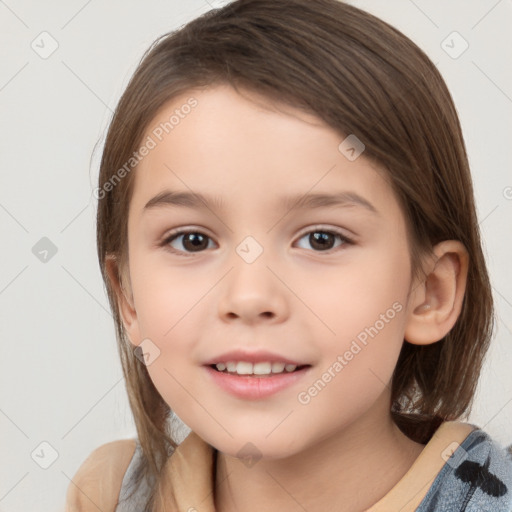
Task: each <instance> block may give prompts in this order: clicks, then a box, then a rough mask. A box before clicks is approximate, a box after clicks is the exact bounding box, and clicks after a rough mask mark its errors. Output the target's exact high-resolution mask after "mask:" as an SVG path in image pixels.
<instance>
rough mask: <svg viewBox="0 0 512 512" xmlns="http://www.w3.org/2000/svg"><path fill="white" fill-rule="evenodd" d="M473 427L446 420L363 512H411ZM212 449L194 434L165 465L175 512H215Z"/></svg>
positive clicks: (213, 455)
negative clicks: (389, 488) (401, 472)
mask: <svg viewBox="0 0 512 512" xmlns="http://www.w3.org/2000/svg"><path fill="white" fill-rule="evenodd" d="M475 428H476V427H475V426H474V425H471V424H467V423H462V422H458V421H446V422H444V423H442V424H441V425H440V427H439V428H438V429H437V430H436V432H435V433H434V435H433V436H432V438H431V439H430V441H429V442H428V443H427V444H426V445H425V448H423V450H422V452H421V453H420V455H419V456H418V458H417V459H416V460H415V461H414V463H413V465H412V466H411V467H410V468H409V470H408V471H407V473H406V474H405V475H404V476H403V477H402V478H401V479H400V480H399V481H398V482H397V483H396V484H395V485H394V486H393V488H392V489H391V490H390V491H389V492H388V493H387V494H386V495H385V496H384V497H383V498H381V499H380V500H379V501H378V502H377V503H375V504H374V505H373V506H372V507H370V508H369V509H367V510H366V512H389V511H390V510H400V512H414V511H415V510H416V508H417V507H418V506H419V505H420V503H421V501H422V500H423V499H424V497H425V495H426V494H427V492H428V490H429V489H430V487H431V485H432V483H433V481H434V480H435V478H436V476H437V475H438V474H439V472H440V471H441V469H442V468H443V466H444V465H445V463H446V460H447V459H448V458H449V457H450V455H451V454H452V453H453V452H454V451H455V449H456V448H457V447H458V446H459V445H460V444H461V443H462V442H463V441H464V439H466V437H467V436H468V435H469V434H470V433H471V432H472V431H473V430H474V429H475ZM215 452H216V451H215V450H214V449H213V448H212V446H211V445H209V444H208V443H206V442H205V441H204V440H203V439H202V438H200V437H199V436H198V435H197V434H196V433H195V432H194V431H191V432H190V434H189V435H188V436H187V437H186V438H185V439H184V440H183V441H182V442H181V443H180V444H179V445H178V447H177V448H176V449H175V451H174V453H173V454H172V456H171V457H170V458H169V459H168V461H167V464H166V475H167V477H166V478H168V481H169V484H170V489H171V496H169V497H167V496H166V503H169V500H170V503H169V505H173V506H174V507H175V510H200V511H201V512H215V504H214V494H213V489H214V486H215V466H214V465H215V463H216V457H215Z"/></svg>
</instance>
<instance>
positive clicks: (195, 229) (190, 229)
mask: <svg viewBox="0 0 512 512" xmlns="http://www.w3.org/2000/svg"><path fill="white" fill-rule="evenodd" d="M207 231H208V230H206V229H205V228H202V227H199V226H187V227H179V228H176V229H173V230H171V231H169V232H167V233H166V234H165V235H164V236H163V239H162V241H161V242H160V243H159V244H158V245H159V246H163V247H166V248H168V249H169V250H170V251H171V252H173V253H174V254H179V255H182V256H194V254H196V253H194V252H186V251H178V250H176V249H174V248H172V247H170V245H169V244H170V242H171V241H172V239H175V238H178V237H179V236H183V235H187V234H189V233H200V234H203V235H206V236H207V237H208V238H209V239H210V240H212V241H213V242H214V243H215V244H216V242H215V241H214V239H213V237H212V236H211V235H209V234H208V232H207ZM315 231H321V232H327V233H331V234H334V235H337V236H339V237H340V238H341V239H342V240H343V244H342V245H347V244H349V245H353V244H354V243H355V240H354V239H353V238H352V236H348V235H346V234H345V233H344V232H343V231H341V230H340V228H335V227H331V226H328V225H322V224H314V225H311V226H308V227H306V228H304V229H303V230H301V231H300V233H299V234H298V235H297V237H296V239H295V240H296V241H297V240H300V239H301V238H303V237H304V236H305V235H307V234H308V233H313V232H315ZM338 247H339V246H338ZM335 249H337V248H334V249H328V250H326V251H311V252H318V253H326V254H327V253H331V252H332V251H333V250H335ZM201 252H205V251H198V254H199V253H201Z"/></svg>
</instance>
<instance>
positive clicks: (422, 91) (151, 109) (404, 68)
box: [97, 0, 494, 510]
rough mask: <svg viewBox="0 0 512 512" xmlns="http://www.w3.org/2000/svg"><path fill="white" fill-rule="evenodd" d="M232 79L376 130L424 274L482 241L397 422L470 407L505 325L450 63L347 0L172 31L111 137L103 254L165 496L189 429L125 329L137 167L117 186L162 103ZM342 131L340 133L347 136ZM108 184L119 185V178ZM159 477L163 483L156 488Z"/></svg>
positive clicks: (403, 367) (335, 123)
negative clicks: (181, 436)
mask: <svg viewBox="0 0 512 512" xmlns="http://www.w3.org/2000/svg"><path fill="white" fill-rule="evenodd" d="M215 84H229V85H231V86H233V87H235V89H237V90H238V88H239V87H240V88H242V89H244V88H245V89H246V90H253V91H256V92H258V93H261V94H263V95H264V96H265V97H267V98H269V99H273V100H277V101H278V102H282V103H284V104H288V105H290V106H293V107H296V108H300V109H303V110H304V111H307V112H310V113H313V114H314V115H316V116H318V117H319V118H320V119H322V120H323V121H325V122H326V123H327V124H328V125H329V126H331V127H332V128H333V129H335V130H337V131H338V132H339V133H341V134H345V135H348V134H355V135H356V136H357V137H358V138H359V139H360V140H361V141H363V142H364V144H365V146H366V149H365V152H364V156H365V157H366V158H369V159H371V160H373V161H374V162H376V163H377V164H378V165H379V166H380V167H382V168H383V169H385V171H386V176H387V177H388V179H389V182H390V184H391V186H392V187H393V189H394V191H395V193H396V197H397V199H398V201H399V203H400V205H401V207H402V211H403V212H404V215H405V219H406V222H407V229H408V237H409V245H410V249H411V264H412V269H413V273H414V275H418V274H419V272H420V271H421V270H420V261H421V257H422V256H423V255H424V254H427V253H428V252H429V250H430V249H431V248H432V246H433V245H435V244H436V243H438V242H440V241H443V240H459V241H460V242H462V243H463V244H464V246H465V247H466V249H467V251H468V253H469V261H470V264H469V271H468V279H467V286H466V294H465V298H464V301H463V305H462V311H461V314H460V316H459V318H458V320H457V322H456V324H455V325H454V327H453V329H452V330H451V331H450V332H449V334H448V335H447V336H446V337H445V338H443V339H442V340H441V341H439V342H437V343H434V344H432V345H427V346H417V345H413V344H410V343H408V342H407V341H405V340H404V344H403V348H402V351H401V353H400V357H399V360H398V364H397V366H396V368H395V372H394V374H393V380H392V397H391V399H392V402H391V404H390V408H391V411H392V414H393V418H394V420H395V422H396V423H397V424H398V426H399V427H400V428H401V429H402V430H403V431H404V432H405V433H406V434H407V435H408V436H409V437H411V438H412V439H414V440H416V441H419V442H426V441H427V440H428V439H429V438H430V437H431V435H432V433H433V432H434V430H435V429H436V428H437V427H438V425H439V424H440V423H441V422H442V421H443V420H449V419H457V418H461V417H462V416H463V415H467V414H468V413H469V410H470V407H471V404H472V400H473V395H474V392H475V388H476V384H477V380H478V376H479V374H480V370H481V366H482V362H483V358H484V355H485V353H486V351H487V348H488V345H489V343H490V340H491V336H492V330H493V321H494V314H493V303H492V295H491V289H490V283H489V278H488V273H487V269H486V265H485V260H484V256H483V254H482V248H481V241H480V234H479V228H478V222H477V216H476V212H475V204H474V197H473V187H472V181H471V176H470V171H469V164H468V159H467V155H466V150H465V145H464V140H463V136H462V132H461V127H460V124H459V120H458V117H457V113H456V110H455V107H454V104H453V101H452V99H451V96H450V93H449V91H448V89H447V87H446V85H445V83H444V81H443V79H442V77H441V75H440V74H439V72H438V70H437V68H436V67H435V65H433V63H432V62H431V61H430V60H429V58H428V57H427V56H426V55H425V53H424V52H423V51H422V50H420V49H419V48H418V47H417V46H416V45H415V44H414V43H413V42H412V41H411V40H409V39H408V38H407V37H405V36H404V35H403V34H402V33H400V32H399V31H397V30H396V29H394V28H393V27H391V26H390V25H388V24H387V23H385V22H383V21H381V20H379V19H378V18H375V17H374V16H372V15H370V14H368V13H366V12H364V11H362V10H360V9H357V8H355V7H353V6H350V5H347V4H345V3H342V2H339V1H337V0H287V1H275V0H237V1H234V2H232V3H231V4H228V5H227V6H225V7H224V8H221V9H216V10H212V11H209V12H207V13H206V14H204V15H202V16H200V17H199V18H196V19H195V20H193V21H191V22H190V23H188V24H187V25H185V26H184V27H181V28H180V29H179V30H175V31H173V32H171V33H169V34H167V35H165V36H163V37H161V38H160V39H158V40H157V41H156V42H155V44H154V45H153V46H152V47H151V48H150V49H149V50H148V51H147V53H146V54H145V55H144V57H143V59H142V61H141V63H140V65H139V67H138V69H137V70H136V72H135V74H134V75H133V77H132V79H131V81H130V83H129V85H128V87H127V89H126V91H125V92H124V94H123V96H122V98H121V100H120V101H119V104H118V106H117V109H116V111H115V114H114V116H113V119H112V121H111V124H110V127H109V131H108V134H107V138H106V143H105V147H104V151H103V156H102V161H101V169H100V177H99V188H100V189H101V190H102V191H103V192H102V195H101V196H100V200H99V204H98V214H97V245H98V258H99V262H100V266H101V271H102V276H103V279H104V281H105V284H106V287H107V292H108V296H109V300H110V304H111V307H112V310H113V312H114V318H115V323H116V330H117V340H118V346H119V352H120V356H121V361H122V366H123V371H124V375H125V379H126V385H127V390H128V396H129V401H130V406H131V409H132V411H133V414H134V418H135V424H136V428H137V433H138V438H139V441H140V443H141V446H142V449H143V454H144V461H145V462H144V467H143V468H142V470H143V471H142V473H143V475H142V476H144V475H146V476H148V477H151V478H152V479H153V480H154V482H155V486H154V490H155V496H152V497H151V499H150V500H149V503H148V505H149V506H150V507H154V508H153V510H164V508H163V507H164V505H163V499H162V498H161V497H160V498H157V497H156V495H158V496H163V493H164V491H163V489H164V486H165V483H164V482H163V480H164V479H162V478H159V477H160V475H161V474H163V467H164V463H165V460H166V458H167V457H168V453H169V451H170V450H172V449H173V448H174V447H175V446H176V443H175V441H174V439H173V435H172V434H170V433H169V431H168V428H167V427H168V419H169V414H170V413H171V411H170V408H169V406H168V405H167V403H165V402H164V400H163V398H162V397H161V396H160V394H159V393H158V391H157V389H156V388H155V387H154V385H153V383H152V381H151V379H150V377H149V375H148V372H147V369H146V367H145V365H144V364H142V363H141V362H140V361H139V360H138V359H137V358H136V357H135V356H134V351H133V347H132V346H130V343H129V342H128V340H127V337H126V336H125V332H124V328H123V324H122V322H121V319H120V314H119V310H118V304H117V299H116V295H115V290H114V289H113V287H112V285H111V283H110V282H109V279H108V275H107V272H106V266H105V262H106V258H107V255H114V256H115V257H116V258H117V260H118V262H119V268H121V269H123V268H124V266H125V264H126V261H127V256H128V255H127V217H128V207H129V202H130V197H131V194H132V188H133V187H132V183H133V173H128V174H127V175H126V176H125V177H124V178H122V179H121V180H120V181H119V183H118V184H116V185H115V186H114V187H105V184H106V183H107V182H108V181H109V180H110V179H111V178H112V176H113V175H114V174H115V173H116V172H117V171H118V169H120V168H122V167H123V165H124V164H125V163H126V162H127V161H128V160H129V158H130V157H131V156H132V154H133V152H134V151H136V150H137V148H138V146H139V145H140V144H141V142H142V137H143V134H144V132H145V130H147V129H148V125H149V123H150V122H151V121H152V120H153V119H154V116H155V114H156V113H157V111H158V110H159V109H160V108H161V107H162V105H163V104H164V103H166V102H168V101H169V100H171V99H172V98H174V97H176V96H177V95H178V94H183V93H185V92H187V91H190V90H192V88H200V87H210V86H212V85H215ZM340 141H341V139H340ZM107 188H108V191H107ZM156 489H159V490H156Z"/></svg>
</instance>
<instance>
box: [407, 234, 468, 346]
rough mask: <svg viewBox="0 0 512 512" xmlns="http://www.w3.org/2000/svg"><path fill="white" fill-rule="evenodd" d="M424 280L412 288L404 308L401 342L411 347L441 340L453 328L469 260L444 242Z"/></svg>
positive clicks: (461, 249) (455, 244)
mask: <svg viewBox="0 0 512 512" xmlns="http://www.w3.org/2000/svg"><path fill="white" fill-rule="evenodd" d="M433 256H434V258H433V260H432V261H430V263H429V264H428V265H427V269H426V273H427V275H426V277H425V279H424V281H423V282H421V283H419V284H416V286H415V288H414V291H413V293H411V297H410V300H409V304H408V306H409V307H408V311H409V312H408V319H407V325H406V329H405V333H404V338H405V340H406V341H408V342H409V343H412V344H414V345H429V344H431V343H435V342H437V341H439V340H441V339H443V338H444V337H445V336H446V335H447V334H448V333H449V332H450V330H451V329H452V327H453V326H454V325H455V322H456V321H457V318H458V317H459V315H460V312H461V309H462V303H463V300H464V293H465V291H466V280H467V272H468V265H469V257H468V253H467V250H466V248H465V247H464V245H463V244H462V243H461V242H459V241H456V240H445V241H443V242H440V243H439V244H437V245H436V246H435V247H434V249H433Z"/></svg>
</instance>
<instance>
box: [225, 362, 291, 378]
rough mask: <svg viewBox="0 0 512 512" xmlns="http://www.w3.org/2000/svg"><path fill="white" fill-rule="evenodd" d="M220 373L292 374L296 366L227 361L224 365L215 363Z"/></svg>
mask: <svg viewBox="0 0 512 512" xmlns="http://www.w3.org/2000/svg"><path fill="white" fill-rule="evenodd" d="M215 367H216V368H217V370H219V371H220V372H223V371H227V372H229V373H237V374H238V375H269V374H270V373H283V372H284V371H285V370H286V372H293V371H295V370H296V368H297V365H296V364H285V363H270V362H267V361H264V362H260V363H254V364H253V363H249V362H247V361H228V362H226V363H217V364H216V365H215Z"/></svg>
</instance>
